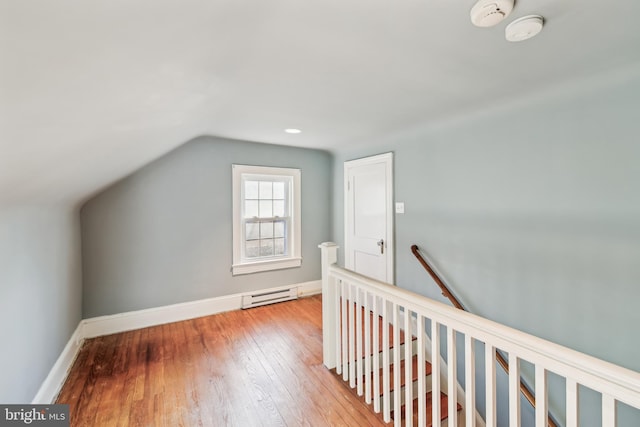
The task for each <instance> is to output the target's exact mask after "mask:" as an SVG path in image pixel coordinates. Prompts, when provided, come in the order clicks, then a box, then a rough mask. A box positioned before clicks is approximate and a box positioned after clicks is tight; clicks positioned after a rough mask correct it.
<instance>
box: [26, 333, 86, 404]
mask: <svg viewBox="0 0 640 427" xmlns="http://www.w3.org/2000/svg"><path fill="white" fill-rule="evenodd" d="M83 341H84V339H83V337H82V321H80V323H78V326H77V327H76V330H75V331H74V332H73V334H72V335H71V338H70V339H69V342H67V345H66V346H65V347H64V349H63V350H62V353H60V356H59V357H58V360H56V363H54V365H53V368H51V371H49V375H47V378H45V380H44V382H43V383H42V385H41V386H40V389H39V390H38V393H36V396H35V397H34V398H33V401H32V402H31V403H32V404H48V403H53V402H54V401H55V399H56V397H57V396H58V393H59V392H60V388H62V384H64V381H65V380H66V378H67V374H68V373H69V370H71V366H72V365H73V362H74V361H75V360H76V357H77V356H78V353H79V352H80V347H82V342H83Z"/></svg>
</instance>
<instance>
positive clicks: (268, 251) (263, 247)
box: [260, 239, 273, 256]
mask: <svg viewBox="0 0 640 427" xmlns="http://www.w3.org/2000/svg"><path fill="white" fill-rule="evenodd" d="M272 255H273V240H272V239H267V240H260V256H272Z"/></svg>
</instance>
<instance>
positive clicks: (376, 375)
mask: <svg viewBox="0 0 640 427" xmlns="http://www.w3.org/2000/svg"><path fill="white" fill-rule="evenodd" d="M378 307H379V297H377V296H374V297H373V308H372V313H373V314H372V316H371V317H372V319H373V320H372V321H373V410H374V411H375V412H376V413H378V414H379V413H380V353H379V350H380V310H379V308H378Z"/></svg>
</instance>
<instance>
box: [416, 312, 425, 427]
mask: <svg viewBox="0 0 640 427" xmlns="http://www.w3.org/2000/svg"><path fill="white" fill-rule="evenodd" d="M424 322H425V319H424V317H422V316H421V315H419V314H418V315H417V319H416V325H417V330H416V334H417V336H418V340H417V343H416V344H417V346H418V425H419V426H424V425H427V415H426V412H427V396H426V395H427V384H426V382H427V381H426V375H427V373H426V372H425V364H426V360H425V355H424V352H425V349H424V333H425V331H424Z"/></svg>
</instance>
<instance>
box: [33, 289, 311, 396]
mask: <svg viewBox="0 0 640 427" xmlns="http://www.w3.org/2000/svg"><path fill="white" fill-rule="evenodd" d="M292 287H297V288H298V297H308V296H311V295H316V294H320V293H322V281H321V280H313V281H310V282H304V283H297V284H292V285H285V286H279V287H274V288H269V289H264V291H265V292H270V291H277V290H280V289H287V288H292ZM246 294H248V292H247V293H239V294H233V295H225V296H221V297H215V298H207V299H203V300H198V301H190V302H184V303H180V304H171V305H166V306H163V307H154V308H149V309H145V310H137V311H129V312H126V313H119V314H113V315H109V316H99V317H92V318H89V319H83V320H81V321H80V323H79V324H78V327H77V328H76V330H75V331H74V333H73V335H71V338H70V339H69V342H68V343H67V345H66V346H65V348H64V350H62V353H61V354H60V356H59V357H58V360H57V361H56V363H55V364H54V365H53V368H51V371H50V372H49V375H47V378H46V379H45V380H44V382H43V383H42V385H41V386H40V389H39V390H38V393H37V394H36V396H35V397H34V398H33V401H32V403H34V404H38V403H42V404H47V403H53V401H54V400H55V398H56V397H57V396H58V393H59V392H60V388H61V387H62V385H63V384H64V381H65V380H66V378H67V374H68V373H69V370H70V369H71V366H72V365H73V362H74V361H75V359H76V356H77V355H78V352H79V351H80V347H81V346H82V342H83V341H84V340H85V339H86V338H95V337H99V336H103V335H110V334H116V333H119V332H125V331H131V330H134V329H140V328H146V327H149V326H155V325H162V324H165V323H172V322H179V321H181V320H188V319H195V318H197V317H203V316H210V315H212V314H217V313H222V312H225V311H231V310H239V309H240V308H241V307H242V296H243V295H246Z"/></svg>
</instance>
